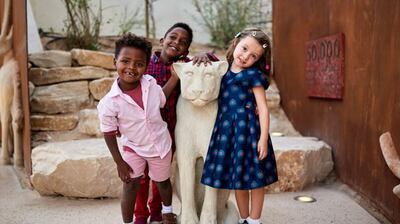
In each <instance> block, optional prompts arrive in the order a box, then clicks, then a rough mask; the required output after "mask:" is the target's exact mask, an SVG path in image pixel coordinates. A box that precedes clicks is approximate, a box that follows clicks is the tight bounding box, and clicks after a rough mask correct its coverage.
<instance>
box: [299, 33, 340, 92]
mask: <svg viewBox="0 0 400 224" xmlns="http://www.w3.org/2000/svg"><path fill="white" fill-rule="evenodd" d="M306 50H307V52H306V53H307V66H306V70H307V71H306V80H307V90H308V96H310V97H320V98H330V99H342V98H343V91H344V34H343V33H339V34H335V35H332V36H327V37H323V38H319V39H316V40H312V41H309V42H307V45H306Z"/></svg>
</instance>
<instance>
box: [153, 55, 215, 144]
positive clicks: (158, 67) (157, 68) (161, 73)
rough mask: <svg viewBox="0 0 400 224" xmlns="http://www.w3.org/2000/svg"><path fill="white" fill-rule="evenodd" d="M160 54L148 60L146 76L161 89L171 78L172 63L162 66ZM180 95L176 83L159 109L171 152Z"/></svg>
mask: <svg viewBox="0 0 400 224" xmlns="http://www.w3.org/2000/svg"><path fill="white" fill-rule="evenodd" d="M160 54H161V52H159V51H156V52H154V54H153V56H152V57H151V59H150V63H149V65H148V66H147V71H146V74H149V75H151V76H153V77H154V78H155V79H156V80H157V84H158V85H160V86H161V87H163V86H164V85H165V84H166V83H167V81H168V80H169V78H170V77H171V65H172V63H173V62H171V63H168V64H164V63H163V62H162V61H161V59H160ZM207 56H208V58H210V60H211V61H218V58H217V57H216V56H215V55H214V54H212V53H207ZM179 60H183V61H184V62H189V61H190V59H189V58H188V57H184V58H181V59H179ZM174 62H175V61H174ZM180 93H181V89H180V85H179V83H178V84H177V85H176V87H175V89H174V90H173V91H172V93H171V95H170V96H169V98H168V99H167V103H166V104H165V106H164V108H162V109H161V116H162V118H163V119H164V121H165V122H167V124H168V131H169V133H170V134H171V138H172V149H173V150H175V135H174V131H175V125H176V103H177V101H178V97H179V94H180Z"/></svg>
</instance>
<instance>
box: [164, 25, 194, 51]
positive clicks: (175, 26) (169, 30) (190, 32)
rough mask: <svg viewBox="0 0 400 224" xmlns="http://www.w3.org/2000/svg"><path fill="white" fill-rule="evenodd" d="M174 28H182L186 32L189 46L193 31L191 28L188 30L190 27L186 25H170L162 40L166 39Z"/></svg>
mask: <svg viewBox="0 0 400 224" xmlns="http://www.w3.org/2000/svg"><path fill="white" fill-rule="evenodd" d="M175 28H182V29H184V30H186V32H187V33H188V34H189V46H190V44H191V43H192V40H193V30H192V28H190V26H189V25H188V24H186V23H181V22H179V23H175V24H174V25H172V26H171V27H170V28H169V29H168V30H167V32H165V34H164V38H165V37H167V35H168V33H169V32H171V30H173V29H175Z"/></svg>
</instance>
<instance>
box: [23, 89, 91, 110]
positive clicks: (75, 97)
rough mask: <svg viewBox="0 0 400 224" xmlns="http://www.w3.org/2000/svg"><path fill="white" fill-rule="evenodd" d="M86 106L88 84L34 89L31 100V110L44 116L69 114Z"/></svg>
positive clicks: (87, 101) (87, 102)
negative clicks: (44, 114)
mask: <svg viewBox="0 0 400 224" xmlns="http://www.w3.org/2000/svg"><path fill="white" fill-rule="evenodd" d="M88 104H89V88H88V82H87V81H78V82H66V83H60V84H55V85H50V86H38V87H36V88H35V91H34V93H33V95H32V99H31V110H32V112H40V113H46V114H57V113H70V112H77V111H79V110H80V109H82V108H83V107H84V106H86V105H88Z"/></svg>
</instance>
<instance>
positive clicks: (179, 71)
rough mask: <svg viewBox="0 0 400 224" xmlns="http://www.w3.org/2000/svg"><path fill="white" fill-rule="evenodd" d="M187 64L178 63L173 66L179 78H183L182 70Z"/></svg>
mask: <svg viewBox="0 0 400 224" xmlns="http://www.w3.org/2000/svg"><path fill="white" fill-rule="evenodd" d="M188 63H191V62H188ZM185 64H186V63H183V62H177V63H174V64H172V66H173V67H174V70H175V72H176V74H177V75H178V77H179V78H181V74H182V69H183V67H184V65H185Z"/></svg>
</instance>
